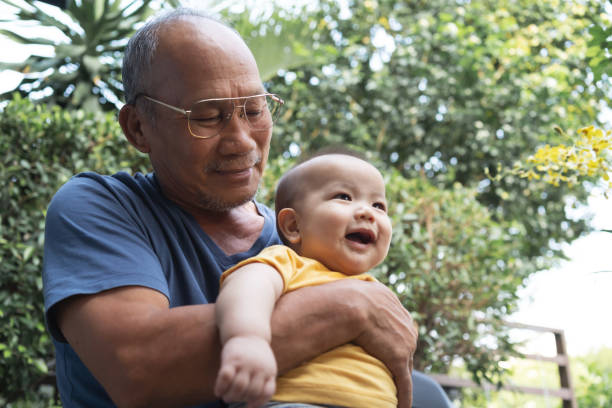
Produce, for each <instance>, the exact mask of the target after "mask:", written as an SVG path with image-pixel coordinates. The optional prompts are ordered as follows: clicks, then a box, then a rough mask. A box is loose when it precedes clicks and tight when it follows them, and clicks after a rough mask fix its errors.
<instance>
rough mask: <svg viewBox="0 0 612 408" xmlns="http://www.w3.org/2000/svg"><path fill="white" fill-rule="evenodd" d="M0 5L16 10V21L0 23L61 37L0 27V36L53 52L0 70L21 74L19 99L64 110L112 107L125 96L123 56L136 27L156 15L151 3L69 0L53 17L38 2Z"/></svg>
mask: <svg viewBox="0 0 612 408" xmlns="http://www.w3.org/2000/svg"><path fill="white" fill-rule="evenodd" d="M2 2H3V3H5V4H7V5H10V6H13V7H15V8H16V9H17V14H16V17H17V19H16V20H15V19H2V20H0V22H7V21H10V22H13V23H14V24H17V23H19V24H20V25H22V26H23V27H28V28H29V29H31V28H32V27H34V28H36V27H46V28H49V27H52V28H56V29H57V32H58V34H61V33H63V36H64V39H62V40H57V39H53V38H41V37H31V36H23V35H21V34H19V33H18V31H19V30H18V29H10V30H9V29H0V33H1V34H3V35H5V36H7V37H9V38H10V39H12V40H14V41H17V42H19V43H21V44H37V45H49V46H52V47H53V48H54V55H53V56H50V57H46V56H41V55H31V56H30V57H29V58H27V59H26V60H25V61H23V62H20V63H11V64H9V63H3V64H0V69H13V70H16V71H19V72H22V73H24V74H25V75H24V78H23V80H22V81H21V84H20V85H19V88H18V89H19V92H20V93H21V94H22V95H26V94H30V95H33V96H34V95H35V98H36V99H40V100H41V101H44V102H47V103H49V104H56V105H59V106H61V107H64V108H68V109H76V108H83V109H85V110H88V111H96V110H100V109H104V110H114V109H116V106H117V103H118V101H119V99H120V97H121V96H122V92H123V87H122V85H121V57H122V55H123V54H122V52H123V49H124V48H125V44H126V43H127V39H128V38H129V37H130V35H131V34H132V33H133V32H134V29H135V26H136V25H137V24H138V23H140V22H142V21H144V20H145V19H146V18H147V17H148V16H149V15H150V14H151V13H152V12H153V11H154V10H153V9H152V8H151V7H150V3H151V0H142V1H135V0H134V1H129V2H126V1H123V0H96V1H76V0H68V1H67V7H66V9H65V10H64V11H63V12H61V11H59V9H56V10H55V11H56V12H55V13H50V12H48V11H47V10H48V8H45V7H43V6H41V4H40V3H38V2H28V3H18V2H16V1H13V0H2ZM47 7H48V6H47ZM60 15H61V17H59V16H60ZM62 17H63V18H62ZM5 96H8V94H7V95H5Z"/></svg>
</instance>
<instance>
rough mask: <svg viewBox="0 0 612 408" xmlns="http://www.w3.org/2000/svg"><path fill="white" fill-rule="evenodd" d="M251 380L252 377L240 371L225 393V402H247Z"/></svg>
mask: <svg viewBox="0 0 612 408" xmlns="http://www.w3.org/2000/svg"><path fill="white" fill-rule="evenodd" d="M250 380H251V378H250V375H249V374H248V373H247V372H244V371H243V370H240V371H238V372H237V373H236V374H235V375H234V378H233V380H232V382H231V383H230V386H229V388H228V389H227V390H226V391H225V392H224V393H223V400H224V401H225V402H235V401H246V400H247V399H248V398H247V395H248V390H249V382H250Z"/></svg>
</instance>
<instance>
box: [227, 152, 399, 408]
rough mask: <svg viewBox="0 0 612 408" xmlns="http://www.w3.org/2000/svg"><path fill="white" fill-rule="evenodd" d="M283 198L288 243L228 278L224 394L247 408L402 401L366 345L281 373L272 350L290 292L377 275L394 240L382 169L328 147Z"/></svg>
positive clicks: (293, 173)
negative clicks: (276, 319)
mask: <svg viewBox="0 0 612 408" xmlns="http://www.w3.org/2000/svg"><path fill="white" fill-rule="evenodd" d="M275 201H276V218H277V228H278V232H279V235H280V236H281V239H282V240H283V242H284V243H285V244H286V246H283V245H276V246H272V247H269V248H266V249H265V250H263V251H262V252H261V253H260V254H259V255H258V256H256V257H253V258H249V259H247V260H244V261H242V262H240V263H239V264H237V265H236V266H234V267H233V268H231V269H229V270H228V271H226V272H225V273H224V274H223V276H222V277H221V292H220V294H219V298H218V299H217V303H216V318H217V325H218V327H219V333H220V337H221V343H222V345H223V350H222V354H221V368H220V370H219V374H218V376H217V382H216V385H215V393H216V395H217V396H219V397H220V398H223V399H224V400H225V401H226V402H232V401H243V402H246V405H245V404H240V405H232V406H246V407H248V408H254V407H258V406H261V405H262V404H265V403H266V402H267V401H268V400H269V399H270V398H272V401H274V402H271V403H269V404H268V405H266V406H270V407H272V406H274V407H289V406H291V407H296V406H299V407H302V406H303V407H308V406H314V405H308V404H316V406H318V407H321V406H325V407H338V406H340V407H353V408H371V407H377V408H394V407H396V406H398V397H397V395H396V387H395V384H394V382H393V378H392V376H391V373H390V372H389V370H388V369H387V368H386V367H385V365H384V364H383V363H382V362H381V361H379V360H378V359H376V358H374V357H372V356H370V355H369V354H367V353H366V352H365V351H364V350H363V349H362V348H361V347H359V346H357V345H354V344H350V343H349V344H345V345H343V346H340V347H337V348H335V349H332V350H330V351H328V352H326V353H324V354H322V355H320V356H318V357H316V358H314V359H313V360H310V361H308V362H306V363H304V364H302V365H300V366H299V367H296V368H294V369H293V370H291V371H289V372H287V373H285V374H283V375H282V376H280V377H279V378H278V379H277V378H276V374H277V368H276V360H275V358H274V354H273V352H272V349H271V347H270V341H271V329H270V318H271V315H272V311H273V309H274V304H275V302H276V300H277V299H278V298H279V297H280V296H281V295H282V294H283V293H286V292H289V291H293V290H296V289H299V288H301V287H305V286H312V285H320V284H323V283H327V282H332V281H334V280H338V279H348V278H352V279H360V280H365V281H374V278H373V277H371V276H370V275H367V274H365V273H366V272H368V271H369V270H370V269H371V268H373V267H374V266H376V265H378V264H379V263H381V262H382V261H383V259H384V258H385V256H386V255H387V252H388V250H389V244H390V240H391V221H390V219H389V217H388V215H387V202H386V199H385V184H384V180H383V177H382V175H381V174H380V172H379V171H378V170H377V169H376V168H375V167H374V166H372V165H371V164H370V163H368V162H366V161H365V160H363V159H361V158H359V157H356V156H354V155H353V154H348V153H341V154H338V153H331V154H330V153H328V154H322V155H319V156H315V157H313V158H310V159H309V160H307V161H305V162H303V163H301V164H299V165H297V166H296V167H294V168H293V169H291V170H290V171H289V172H287V173H286V174H285V175H284V176H283V177H282V178H281V180H280V182H279V184H278V187H277V191H276V199H275ZM298 402H299V404H296V403H298ZM286 403H290V404H286ZM399 406H400V407H401V408H408V407H409V406H410V396H400V398H399Z"/></svg>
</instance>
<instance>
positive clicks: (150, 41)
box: [122, 8, 256, 104]
mask: <svg viewBox="0 0 612 408" xmlns="http://www.w3.org/2000/svg"><path fill="white" fill-rule="evenodd" d="M202 48H206V49H210V50H214V49H217V50H225V51H226V53H231V52H236V50H238V52H240V53H242V54H243V55H245V56H246V58H247V59H250V61H249V62H250V63H253V64H254V65H255V67H256V64H255V62H254V61H255V60H254V57H253V55H252V54H251V52H250V50H249V49H248V47H247V45H246V44H245V43H244V41H243V40H242V38H241V37H240V35H239V34H238V33H237V32H236V31H235V30H234V29H232V28H231V27H229V26H227V25H226V24H224V23H223V22H221V21H219V20H217V19H215V18H214V17H211V16H209V15H208V14H206V13H204V12H202V11H200V10H194V9H189V8H178V9H176V10H173V11H171V12H168V13H164V14H161V15H159V16H158V17H156V18H155V19H153V20H151V21H150V22H148V23H147V24H146V25H145V26H143V27H142V28H141V29H140V30H138V32H136V34H134V35H133V36H132V38H131V39H130V41H129V42H128V45H127V47H126V50H125V55H124V59H123V67H122V77H123V86H124V92H125V100H126V103H128V104H134V102H135V99H136V97H137V96H138V94H139V93H147V92H148V91H149V90H150V89H152V88H153V87H155V86H160V84H159V83H152V82H151V81H152V80H153V78H154V77H155V75H154V73H155V72H156V71H157V68H159V65H158V64H159V63H160V62H163V61H170V62H169V63H172V61H173V60H174V62H175V63H176V64H178V65H182V64H181V59H183V60H188V58H189V56H190V55H193V54H197V53H198V52H201V51H202ZM216 55H217V57H218V56H219V55H222V53H219V52H217V53H216ZM208 61H209V62H210V63H216V64H227V62H226V61H224V60H222V59H218V58H217V59H213V58H209V59H208ZM187 62H189V61H187ZM176 71H177V72H176V73H175V74H176V75H180V68H179V69H177V70H176ZM167 79H171V78H165V79H164V78H162V79H161V80H160V79H159V78H158V79H157V82H159V81H165V80H167ZM164 84H165V85H167V83H164Z"/></svg>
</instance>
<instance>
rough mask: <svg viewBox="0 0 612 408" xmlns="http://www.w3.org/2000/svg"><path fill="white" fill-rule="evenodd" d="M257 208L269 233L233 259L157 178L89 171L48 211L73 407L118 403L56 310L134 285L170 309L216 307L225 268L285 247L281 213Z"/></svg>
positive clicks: (65, 390)
mask: <svg viewBox="0 0 612 408" xmlns="http://www.w3.org/2000/svg"><path fill="white" fill-rule="evenodd" d="M255 204H256V206H257V209H258V211H259V213H260V214H261V215H263V216H264V219H265V222H264V227H263V230H262V233H261V235H260V236H259V238H258V239H257V241H256V242H255V244H254V245H253V247H252V248H251V249H249V250H248V251H246V252H243V253H240V254H235V255H231V256H228V255H226V254H225V253H224V252H223V251H222V250H221V249H220V248H219V247H218V246H217V245H216V244H215V243H214V242H213V241H212V240H211V239H210V237H208V236H207V235H206V233H205V232H204V231H203V230H202V228H201V227H200V226H199V224H198V223H197V221H196V220H195V219H194V218H193V217H192V216H191V215H190V214H188V213H187V212H186V211H184V210H183V209H181V208H180V207H179V206H178V205H177V204H175V203H174V202H173V201H170V200H169V199H167V198H166V197H165V196H164V195H163V194H162V192H161V189H160V187H159V184H158V182H157V179H156V177H155V175H154V174H147V175H143V174H136V175H135V176H131V175H129V174H127V173H117V174H115V175H113V176H102V175H99V174H96V173H82V174H79V175H77V176H75V177H73V178H72V179H71V180H69V181H68V182H67V183H66V184H65V185H64V186H63V187H62V188H60V190H59V191H58V192H57V193H56V194H55V196H54V197H53V199H52V200H51V203H50V205H49V208H48V211H47V219H46V227H45V255H44V264H43V288H44V289H43V291H44V298H45V313H46V316H45V317H46V319H47V325H48V328H49V331H50V333H51V334H52V336H53V343H54V345H55V350H56V373H57V383H58V388H59V391H60V395H61V398H62V402H63V404H64V406H65V407H67V408H69V407H88V408H89V407H113V406H114V404H113V403H112V401H111V399H110V398H109V397H108V395H107V394H106V392H105V391H104V389H103V388H102V386H101V385H100V384H99V383H98V382H97V380H96V379H95V378H94V377H93V375H92V374H91V373H90V372H89V370H88V369H87V368H86V367H85V365H84V364H83V363H82V362H81V360H80V359H79V358H78V356H77V355H76V353H75V352H74V350H73V349H72V347H70V345H69V344H68V343H66V341H65V338H64V337H63V336H62V334H61V332H60V331H59V330H58V328H57V324H56V322H55V321H54V319H53V314H52V313H50V310H51V309H52V308H53V306H54V305H55V304H57V303H58V302H60V301H61V300H63V299H66V298H68V297H70V296H74V295H79V294H93V293H98V292H101V291H104V290H108V289H112V288H117V287H121V286H128V285H137V286H145V287H148V288H151V289H155V290H157V291H159V292H161V293H163V294H164V295H165V296H166V297H167V298H168V301H169V303H170V307H176V306H183V305H194V304H206V303H213V302H215V300H216V298H217V295H218V293H219V277H220V276H221V273H222V272H223V271H224V270H225V269H227V268H229V267H231V266H232V265H234V264H236V263H238V262H239V261H241V260H243V259H246V258H249V257H251V256H254V255H256V254H257V253H259V252H260V251H261V250H262V249H264V248H265V247H267V246H270V245H275V244H280V239H279V238H278V235H277V233H276V228H275V221H274V214H273V213H272V211H271V210H270V209H268V208H267V207H266V206H264V205H261V204H259V203H255ZM221 406H222V404H221V403H220V402H215V403H210V404H205V405H201V407H207V408H212V407H221Z"/></svg>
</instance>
